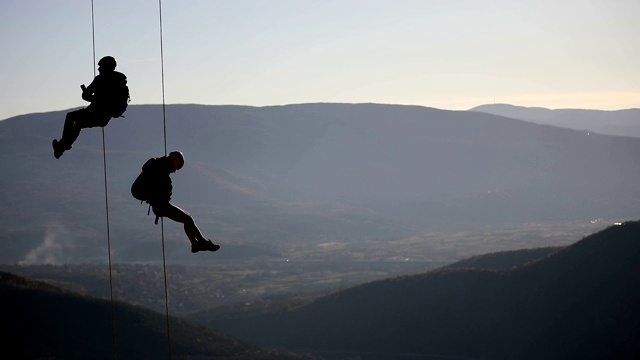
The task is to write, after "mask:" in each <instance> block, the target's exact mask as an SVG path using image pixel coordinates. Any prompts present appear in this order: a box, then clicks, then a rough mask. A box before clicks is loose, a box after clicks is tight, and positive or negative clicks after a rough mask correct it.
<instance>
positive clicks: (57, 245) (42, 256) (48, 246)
mask: <svg viewBox="0 0 640 360" xmlns="http://www.w3.org/2000/svg"><path fill="white" fill-rule="evenodd" d="M66 233H67V231H66V230H65V229H64V227H63V226H61V225H59V224H54V223H50V224H48V225H47V229H46V231H45V234H44V239H43V241H42V243H41V244H40V245H39V246H38V247H36V248H35V249H33V250H31V251H30V252H29V253H28V254H27V255H26V256H25V257H24V259H23V260H22V261H20V264H21V265H41V264H45V265H60V264H63V263H64V259H65V256H64V248H65V244H63V243H62V242H61V241H60V240H58V238H59V237H60V236H61V235H63V237H64V235H65V234H66Z"/></svg>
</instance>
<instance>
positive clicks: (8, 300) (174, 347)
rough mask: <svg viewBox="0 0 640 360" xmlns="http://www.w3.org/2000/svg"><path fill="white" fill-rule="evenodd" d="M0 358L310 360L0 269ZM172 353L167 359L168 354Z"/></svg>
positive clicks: (70, 359)
mask: <svg viewBox="0 0 640 360" xmlns="http://www.w3.org/2000/svg"><path fill="white" fill-rule="evenodd" d="M0 313H2V325H1V326H2V334H3V335H2V336H1V337H0V357H2V358H3V359H69V360H73V359H78V360H85V359H114V358H115V357H114V353H115V354H116V355H117V357H118V358H121V359H166V358H173V359H185V360H186V359H199V360H214V359H228V358H231V359H246V360H253V359H264V360H276V359H291V360H293V359H303V358H305V359H312V358H311V357H310V356H306V357H303V356H297V355H295V354H279V353H277V352H267V351H263V350H261V349H258V348H257V347H255V346H251V345H248V344H246V343H243V342H242V341H239V340H237V339H235V338H232V337H230V336H227V335H224V334H222V333H219V332H216V331H213V330H210V329H206V328H204V327H202V326H198V325H193V324H189V323H187V322H185V321H184V320H180V319H177V318H171V321H170V326H169V327H170V329H171V331H170V334H171V350H169V345H168V344H169V343H168V341H169V340H168V336H167V324H166V318H165V317H164V316H163V315H162V314H159V313H156V312H152V311H149V310H145V309H142V308H137V307H134V306H130V305H126V304H123V303H119V302H118V303H116V304H115V319H116V322H115V323H116V327H115V338H116V339H117V340H116V341H115V342H114V336H113V334H114V331H113V326H112V320H111V319H112V318H111V304H110V303H109V302H108V301H105V300H97V299H94V298H90V297H87V296H81V295H77V294H74V293H71V292H68V291H65V290H61V289H58V288H56V287H53V286H50V285H47V284H44V283H42V282H38V281H33V280H29V279H27V278H24V277H20V276H16V275H12V274H9V273H5V272H0ZM169 351H171V355H172V356H171V357H170V356H169V355H170V354H169Z"/></svg>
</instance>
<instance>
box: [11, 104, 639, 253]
mask: <svg viewBox="0 0 640 360" xmlns="http://www.w3.org/2000/svg"><path fill="white" fill-rule="evenodd" d="M166 112H167V134H168V135H169V136H168V148H169V149H178V150H182V151H183V153H184V154H185V158H186V164H185V166H184V168H183V169H182V170H181V171H180V172H178V173H176V174H174V176H172V179H173V184H174V194H173V201H174V202H175V203H176V204H177V205H178V206H182V207H183V208H185V209H187V210H188V211H190V212H192V214H193V215H194V217H195V218H196V221H197V222H198V225H199V226H200V227H201V229H202V230H203V231H204V232H205V233H206V234H211V233H213V234H215V236H218V237H222V238H227V239H234V241H235V240H236V239H237V241H245V242H249V243H251V242H265V241H269V242H271V243H273V244H274V245H276V246H280V247H281V248H284V249H286V248H287V247H289V245H288V242H291V241H296V242H300V241H302V242H312V241H318V240H323V241H324V240H331V239H335V238H349V239H361V240H362V239H365V240H366V239H386V240H389V239H397V238H399V237H403V236H409V235H412V234H416V233H419V232H420V231H424V230H425V229H432V228H448V229H451V228H453V229H457V228H460V227H470V226H485V225H489V226H491V225H496V224H498V225H499V224H505V223H506V224H513V223H522V222H548V221H553V222H561V221H576V220H581V221H585V220H590V219H597V218H607V219H616V220H625V219H630V218H634V217H635V216H636V215H635V214H636V213H637V211H638V209H639V208H640V207H639V204H640V197H638V196H636V195H634V194H638V193H640V185H639V184H638V182H636V181H635V180H634V179H637V178H639V177H640V159H638V157H637V156H634V154H637V153H640V139H635V138H620V137H614V136H604V135H597V134H593V135H587V134H585V133H584V132H580V131H575V130H570V129H563V128H557V127H553V126H548V125H538V124H534V123H530V122H525V121H521V120H514V119H508V118H504V117H500V116H495V115H490V114H484V113H478V112H470V111H445V110H438V109H433V108H426V107H419V106H401V105H380V104H303V105H286V106H274V107H264V108H261V107H248V106H205V105H169V106H167V108H166ZM125 116H126V117H125V118H119V119H113V120H112V121H111V123H110V124H109V125H108V126H107V127H106V128H105V129H104V130H105V135H106V148H107V153H106V155H107V175H108V176H107V178H108V193H109V210H110V218H111V220H113V223H114V227H113V231H114V238H115V239H116V240H115V241H114V246H115V249H114V250H115V255H116V258H118V256H119V254H121V253H122V254H124V253H127V252H131V251H130V249H129V247H130V246H132V245H134V244H132V243H131V242H130V240H131V238H134V239H139V240H144V241H146V242H151V241H153V240H154V239H155V238H156V236H157V235H156V234H155V232H154V230H155V228H153V227H150V226H149V225H150V222H151V221H150V220H149V218H148V217H146V211H147V209H146V208H145V207H144V206H141V205H140V203H139V202H137V201H135V199H133V198H132V197H131V195H130V186H131V183H132V182H133V180H134V179H135V178H136V176H137V175H138V174H139V172H140V168H141V166H142V164H144V162H145V161H146V160H148V159H149V158H150V157H157V156H161V155H162V152H164V150H163V147H162V138H163V131H162V121H161V120H162V109H161V107H160V106H153V105H132V106H130V107H129V110H128V111H127V113H126V114H125ZM63 120H64V112H63V111H59V112H53V113H42V114H34V115H26V116H20V117H15V118H11V119H7V120H3V121H1V122H0V150H2V151H1V152H0V166H2V167H3V168H5V169H11V171H5V172H2V174H1V175H0V202H2V203H3V204H5V205H6V206H5V210H3V211H4V213H3V215H4V216H3V217H1V218H0V228H2V229H4V230H3V232H2V233H0V243H2V244H5V245H7V248H11V249H12V250H11V251H10V252H7V253H5V254H0V262H13V263H16V262H19V261H23V260H24V259H25V258H26V257H27V256H28V255H29V254H30V253H32V252H33V251H34V250H36V249H38V248H39V247H40V246H43V245H46V244H45V242H44V239H46V238H47V235H50V236H49V239H56V240H55V241H57V242H56V245H60V246H61V248H62V251H61V256H60V257H59V258H56V259H52V260H51V261H55V262H57V263H64V262H65V261H77V259H82V260H84V261H99V259H101V258H103V257H102V256H103V255H104V254H103V251H102V250H100V251H96V250H90V248H91V247H95V248H97V247H98V246H99V242H100V236H101V234H102V233H103V232H104V222H105V219H104V218H105V214H104V210H101V209H102V208H104V206H103V204H104V200H105V196H104V178H103V170H104V169H103V156H102V155H103V154H102V137H101V131H100V129H87V130H84V131H83V132H82V134H81V135H80V137H79V139H78V141H77V142H76V143H75V144H74V148H73V149H71V150H70V151H68V152H67V153H65V154H64V156H63V157H61V158H60V159H54V158H53V156H52V149H51V139H53V138H57V137H59V135H60V132H61V129H62V123H63ZM176 144H178V145H176ZM9 209H10V211H9ZM336 209H338V210H340V212H336V211H335V210H336ZM34 214H37V216H34ZM354 219H358V220H357V221H354ZM172 229H174V230H172V231H173V233H174V234H177V235H176V237H179V239H180V240H181V241H182V243H183V244H184V245H185V246H184V247H183V248H184V250H183V252H182V253H181V254H180V256H181V257H186V256H188V255H189V251H188V250H189V249H188V243H187V241H186V240H185V239H184V237H183V236H182V235H179V234H180V232H181V231H180V229H179V228H172ZM58 230H59V231H58ZM172 237H173V236H172ZM10 239H20V241H13V242H11V244H12V245H11V246H9V241H11V240H10ZM62 239H64V243H62V244H60V242H63V241H62ZM136 241H137V240H136ZM67 244H68V246H67ZM220 256H221V257H224V256H225V255H224V251H222V252H220ZM125 257H126V258H127V259H131V257H130V256H125ZM34 261H41V260H39V259H35V260H34Z"/></svg>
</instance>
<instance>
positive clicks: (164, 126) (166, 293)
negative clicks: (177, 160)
mask: <svg viewBox="0 0 640 360" xmlns="http://www.w3.org/2000/svg"><path fill="white" fill-rule="evenodd" d="M158 10H159V15H160V73H161V79H162V129H163V134H164V153H165V154H166V153H167V112H166V105H165V99H164V49H163V46H162V0H158ZM160 228H161V229H162V230H161V233H162V270H163V272H164V307H165V314H166V318H167V347H168V351H169V359H171V358H172V351H171V327H170V325H169V291H168V290H167V260H166V255H165V245H164V218H162V217H161V218H160Z"/></svg>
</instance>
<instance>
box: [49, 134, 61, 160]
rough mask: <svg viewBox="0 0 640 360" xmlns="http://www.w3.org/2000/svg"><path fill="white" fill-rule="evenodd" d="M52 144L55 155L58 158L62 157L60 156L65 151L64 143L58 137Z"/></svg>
mask: <svg viewBox="0 0 640 360" xmlns="http://www.w3.org/2000/svg"><path fill="white" fill-rule="evenodd" d="M51 146H53V156H55V157H56V159H60V156H62V153H64V149H63V148H62V144H60V142H59V141H58V140H57V139H53V142H52V143H51Z"/></svg>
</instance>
